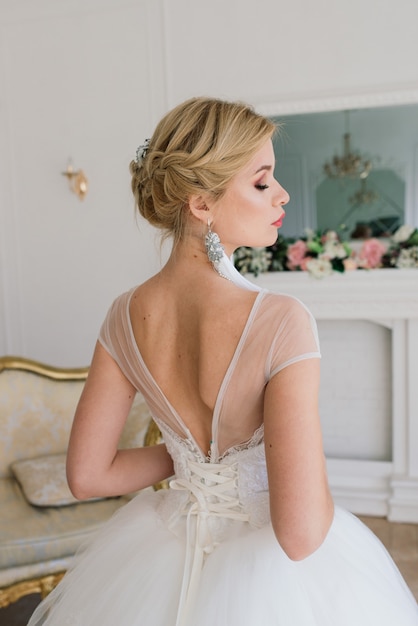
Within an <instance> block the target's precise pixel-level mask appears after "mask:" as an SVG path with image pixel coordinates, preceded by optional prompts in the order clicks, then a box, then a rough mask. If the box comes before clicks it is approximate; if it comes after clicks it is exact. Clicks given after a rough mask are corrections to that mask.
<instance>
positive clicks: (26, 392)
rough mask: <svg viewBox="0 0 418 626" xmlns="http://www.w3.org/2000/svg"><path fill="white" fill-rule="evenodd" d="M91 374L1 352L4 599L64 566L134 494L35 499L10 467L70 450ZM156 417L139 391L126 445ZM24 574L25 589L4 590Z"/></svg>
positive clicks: (139, 441) (138, 439)
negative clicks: (75, 500) (62, 502)
mask: <svg viewBox="0 0 418 626" xmlns="http://www.w3.org/2000/svg"><path fill="white" fill-rule="evenodd" d="M86 375H87V369H77V370H65V369H57V368H52V367H49V366H47V365H43V364H40V363H36V362H34V361H28V360H25V359H19V358H16V357H2V358H0V587H1V588H2V589H1V588H0V606H7V604H8V603H9V602H10V601H15V600H17V599H18V598H19V597H20V596H21V595H24V594H25V593H28V592H29V591H25V590H24V589H25V588H27V589H29V588H30V586H29V582H30V581H29V579H34V578H36V577H45V576H47V575H48V574H53V573H56V572H59V571H63V570H65V569H66V567H67V566H68V564H69V562H70V560H71V557H72V555H73V554H74V552H75V551H76V550H77V548H78V547H79V546H80V544H81V543H82V542H83V541H84V540H85V539H86V538H87V537H88V536H89V535H90V534H91V533H92V532H93V531H94V530H95V528H97V527H98V526H99V525H100V524H102V523H103V522H104V521H105V520H106V519H108V518H109V517H110V516H111V515H112V513H113V512H114V511H115V510H116V509H118V508H119V507H120V506H121V505H122V504H124V503H125V502H126V501H127V500H128V499H129V498H128V497H124V498H109V499H104V500H98V501H94V502H83V503H79V504H72V505H69V506H46V507H45V506H43V507H38V506H33V505H31V504H30V503H29V502H28V500H27V499H26V498H25V496H24V494H23V491H22V489H21V487H20V485H19V483H18V482H17V480H16V479H15V477H14V475H13V473H12V471H11V464H12V463H14V462H16V461H21V460H24V459H33V458H35V457H39V456H42V455H51V454H59V453H65V451H66V447H67V442H68V437H69V433H70V428H71V423H72V418H73V415H74V411H75V408H76V405H77V402H78V399H79V397H80V394H81V391H82V388H83V385H84V380H85V378H86ZM150 418H151V416H150V413H149V410H148V407H147V405H146V404H145V401H144V399H143V397H142V396H141V395H140V394H138V395H137V396H136V398H135V401H134V405H133V407H132V410H131V412H130V415H129V417H128V420H127V423H126V426H125V429H124V431H123V434H122V438H121V447H124V448H129V447H134V446H138V445H143V443H144V437H145V434H146V431H147V428H148V426H149V423H150ZM22 581H27V582H28V586H27V587H25V585H23V587H22V589H23V591H22V592H20V591H19V593H20V595H19V594H17V595H16V593H15V594H9V595H8V594H7V593H6V591H7V590H5V588H6V587H7V588H9V589H12V587H13V585H15V586H16V584H19V583H22ZM9 586H12V587H9Z"/></svg>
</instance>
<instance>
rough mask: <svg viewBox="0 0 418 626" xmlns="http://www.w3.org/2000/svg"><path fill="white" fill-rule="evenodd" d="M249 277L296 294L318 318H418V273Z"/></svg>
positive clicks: (384, 271) (383, 271)
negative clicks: (320, 276) (316, 276)
mask: <svg viewBox="0 0 418 626" xmlns="http://www.w3.org/2000/svg"><path fill="white" fill-rule="evenodd" d="M247 278H248V279H249V280H251V281H252V282H254V283H256V284H257V285H259V286H260V287H264V288H265V289H269V290H270V291H273V292H275V293H287V294H289V295H293V296H295V297H297V298H299V299H300V300H302V301H303V302H304V304H306V306H307V307H309V309H310V310H311V311H312V313H313V315H314V316H315V317H316V318H317V319H375V320H379V319H387V318H390V319H411V318H418V270H417V269H379V270H354V271H349V272H345V273H343V274H341V273H338V272H334V273H333V274H332V275H331V276H326V277H324V278H315V277H313V276H312V275H310V274H309V273H308V272H268V273H265V274H260V275H259V276H257V277H256V278H255V277H254V275H252V274H249V275H247Z"/></svg>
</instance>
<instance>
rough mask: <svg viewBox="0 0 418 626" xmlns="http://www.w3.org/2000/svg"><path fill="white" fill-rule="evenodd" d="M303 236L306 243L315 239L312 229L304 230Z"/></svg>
mask: <svg viewBox="0 0 418 626" xmlns="http://www.w3.org/2000/svg"><path fill="white" fill-rule="evenodd" d="M305 236H306V239H307V240H308V241H312V239H315V231H314V230H312V228H305Z"/></svg>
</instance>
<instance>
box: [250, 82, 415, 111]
mask: <svg viewBox="0 0 418 626" xmlns="http://www.w3.org/2000/svg"><path fill="white" fill-rule="evenodd" d="M417 103H418V84H413V85H406V86H399V87H392V88H390V89H386V90H385V89H382V90H381V91H380V90H377V91H369V92H368V91H361V90H359V91H358V92H356V91H355V92H352V91H350V92H347V93H336V94H323V95H312V94H306V95H304V96H303V95H302V96H299V97H297V98H295V99H292V98H280V100H272V101H269V102H259V103H258V104H256V109H257V111H259V112H260V113H262V114H263V115H266V116H268V117H275V116H277V115H295V114H302V113H321V112H325V111H341V110H342V111H344V110H346V109H368V108H376V107H386V106H398V105H406V104H417Z"/></svg>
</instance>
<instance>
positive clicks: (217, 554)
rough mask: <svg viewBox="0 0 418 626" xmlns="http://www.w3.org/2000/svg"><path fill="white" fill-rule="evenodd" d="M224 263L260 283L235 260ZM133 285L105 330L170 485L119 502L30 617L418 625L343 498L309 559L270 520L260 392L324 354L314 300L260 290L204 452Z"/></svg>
mask: <svg viewBox="0 0 418 626" xmlns="http://www.w3.org/2000/svg"><path fill="white" fill-rule="evenodd" d="M226 272H229V273H230V275H231V277H232V279H233V280H234V281H235V282H240V283H241V284H242V286H243V287H244V288H252V289H254V290H255V291H257V288H255V287H254V286H252V284H251V283H249V284H248V283H246V281H245V280H244V279H243V278H242V277H241V276H236V274H235V270H234V269H233V267H231V264H230V263H229V261H228V260H225V267H224V268H223V273H226ZM132 293H133V290H131V291H130V292H128V293H126V294H123V295H122V296H120V297H119V298H118V299H117V300H116V301H115V302H114V304H113V306H112V307H111V309H110V311H109V313H108V316H107V318H106V320H105V322H104V324H103V327H102V329H101V333H100V337H99V340H100V341H101V343H102V345H103V346H104V347H105V348H106V349H107V350H108V351H109V352H110V354H111V355H112V356H113V358H114V359H115V360H116V362H117V363H118V364H119V366H120V368H121V369H122V371H123V372H124V374H125V375H126V376H127V377H128V379H129V380H130V381H131V382H132V383H133V384H134V385H135V387H136V388H137V389H139V390H140V391H141V392H142V393H143V394H144V396H145V398H146V400H147V402H148V404H149V406H150V409H151V412H152V414H153V416H154V418H155V421H156V422H157V424H158V426H159V427H160V429H161V432H162V434H163V437H164V441H165V443H166V445H167V448H168V450H169V452H170V454H171V455H172V457H173V460H174V466H175V476H174V478H173V480H172V481H171V482H170V489H167V490H161V491H158V492H153V491H151V490H146V491H144V492H143V493H140V494H139V495H137V496H136V497H135V498H134V499H133V500H132V501H131V502H130V503H129V504H127V505H126V506H124V507H123V508H122V509H120V510H118V511H117V512H116V514H115V515H114V516H113V517H112V518H111V519H110V520H109V521H108V522H107V523H106V524H105V525H104V527H102V528H101V529H100V530H99V531H98V532H97V534H96V536H95V538H94V539H93V540H92V541H91V542H90V543H89V544H88V546H86V547H85V548H83V549H82V550H80V552H79V554H78V555H77V557H76V559H75V563H74V565H73V566H72V568H71V569H70V571H69V572H68V573H67V574H66V576H65V577H64V579H63V581H62V582H61V583H60V584H59V585H58V587H57V588H56V589H55V590H54V591H53V592H52V593H51V594H50V595H49V596H48V597H47V598H46V600H44V601H43V602H42V603H41V605H39V607H38V608H37V609H36V611H35V613H34V615H33V617H32V618H31V621H30V622H29V626H40V625H41V624H42V625H48V626H418V606H417V603H416V601H415V599H414V598H413V596H412V594H411V592H410V590H409V589H408V588H407V586H406V584H405V582H404V580H403V578H402V576H401V575H400V573H399V571H398V569H397V567H396V566H395V564H394V562H393V561H392V559H391V558H390V556H389V554H388V553H387V551H386V549H385V548H384V547H383V545H382V544H381V543H380V541H379V540H378V539H377V538H376V537H375V536H374V535H373V533H372V532H371V531H370V530H369V529H368V528H367V527H366V526H364V525H363V524H362V523H361V522H360V521H359V520H358V519H357V518H356V517H354V516H353V515H351V514H350V513H348V512H346V511H344V510H342V509H340V508H339V507H336V509H335V516H334V520H333V523H332V526H331V528H330V530H329V532H328V535H327V537H326V539H325V541H324V542H323V544H322V545H321V546H320V547H319V548H318V549H317V550H316V552H314V553H313V554H312V555H311V556H309V557H308V558H306V559H304V560H302V561H297V562H294V561H291V560H290V559H289V558H288V557H287V556H286V554H285V553H284V552H283V550H282V549H281V547H280V545H279V544H278V542H277V539H276V537H275V535H274V532H273V530H272V526H271V523H270V517H269V500H268V482H267V472H266V463H265V454H264V446H263V424H262V402H263V391H264V388H265V385H266V383H267V382H268V380H269V379H270V378H271V377H272V376H274V374H275V373H277V372H278V371H280V370H281V369H283V368H284V367H286V366H288V365H289V364H290V363H294V362H295V361H298V360H301V359H307V358H318V357H319V356H320V355H319V347H318V340H317V335H316V325H315V322H314V320H313V319H312V316H311V315H310V313H309V312H308V311H307V310H306V308H305V307H304V306H303V305H302V304H301V303H300V302H299V301H298V300H296V299H294V298H290V297H288V296H283V295H277V294H271V293H269V292H267V291H264V290H261V291H259V293H258V294H257V295H256V296H255V301H254V304H253V307H252V310H251V313H250V316H249V318H248V320H247V323H246V326H245V328H244V331H243V333H242V335H241V338H240V341H239V343H238V346H237V348H236V351H235V354H234V356H233V358H232V361H231V363H230V366H229V368H228V371H227V373H226V375H225V379H224V381H223V383H222V385H221V388H220V391H219V395H218V399H217V402H216V405H215V409H214V414H213V425H212V444H211V450H210V452H209V454H207V453H206V452H205V451H202V450H201V449H200V448H199V446H198V445H197V444H196V442H195V440H194V438H193V434H192V433H191V432H190V431H189V430H188V429H187V428H186V427H185V425H184V424H183V422H182V419H181V416H180V415H178V414H177V412H176V410H175V409H174V408H173V406H171V405H170V403H169V402H168V400H167V399H166V398H165V396H164V394H163V393H162V391H161V389H160V388H159V387H158V385H157V384H156V382H155V381H154V379H153V377H152V376H151V374H150V372H149V371H148V369H147V366H146V364H145V363H144V361H143V359H142V357H141V354H140V352H139V349H138V347H137V345H136V342H135V339H134V336H133V331H132V327H131V324H130V318H129V301H130V297H131V295H132ZM241 417H242V418H243V423H246V424H248V423H253V424H254V428H253V430H252V432H249V433H241V438H239V439H238V438H237V437H236V440H231V439H230V437H231V429H230V428H229V429H227V428H225V425H226V424H228V419H229V418H232V419H234V420H235V423H236V422H237V420H239V419H240V418H241ZM238 423H239V422H238ZM226 433H229V435H227V434H226ZM247 435H248V436H247Z"/></svg>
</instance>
